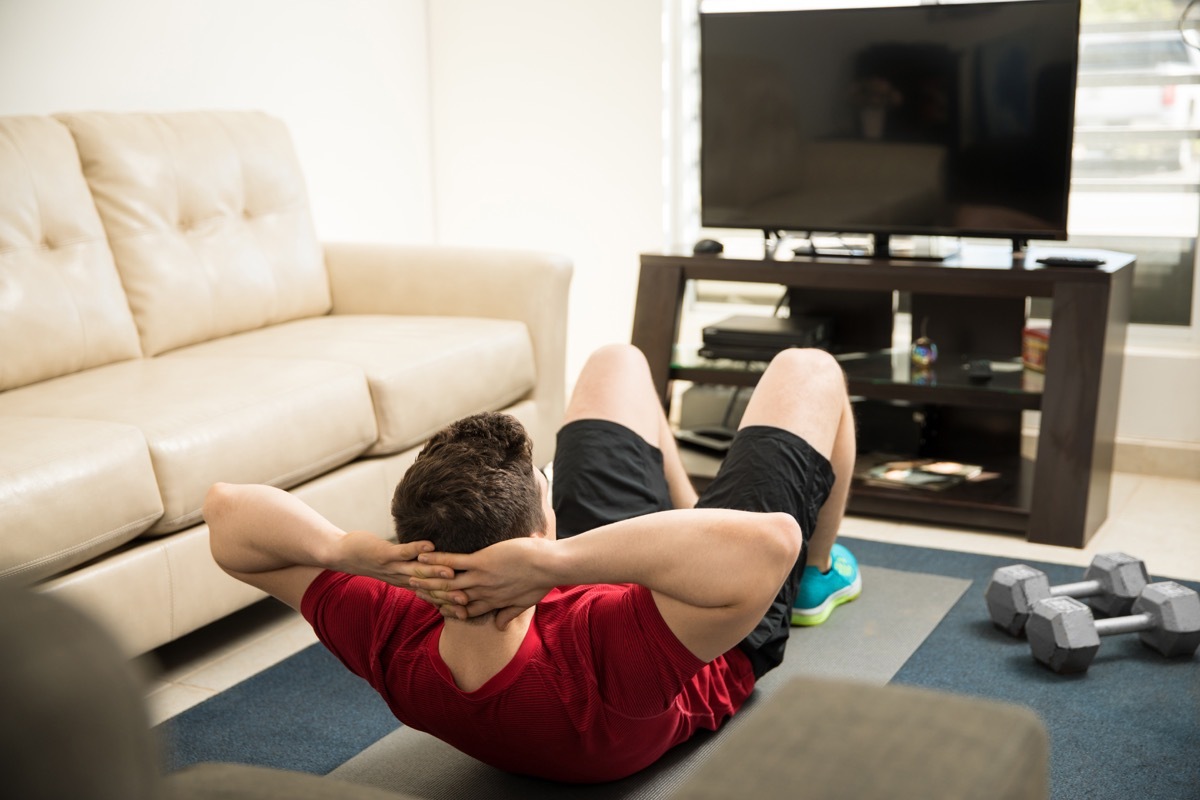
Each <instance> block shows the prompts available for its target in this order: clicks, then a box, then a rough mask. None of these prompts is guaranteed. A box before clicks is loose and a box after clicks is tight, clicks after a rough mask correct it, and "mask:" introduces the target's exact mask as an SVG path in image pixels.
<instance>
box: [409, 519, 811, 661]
mask: <svg viewBox="0 0 1200 800" xmlns="http://www.w3.org/2000/svg"><path fill="white" fill-rule="evenodd" d="M801 543H802V536H801V533H800V527H799V525H798V524H797V523H796V521H795V519H793V518H792V517H791V516H790V515H787V514H778V513H771V514H766V513H752V512H746V511H730V510H723V509H689V510H677V511H664V512H659V513H657V514H647V515H645V516H641V517H635V518H633V519H629V520H625V521H623V522H618V523H615V524H613V525H607V526H604V527H602V528H597V529H595V530H593V531H589V532H588V533H584V534H580V535H578V536H573V537H571V538H569V539H565V540H563V541H559V542H550V541H546V540H544V539H540V538H538V537H529V538H521V539H514V540H510V541H506V542H501V543H499V544H496V545H492V546H491V547H488V548H485V549H483V550H480V551H479V552H477V553H472V554H469V555H456V554H447V553H424V554H421V555H420V556H419V560H420V561H422V562H423V563H427V564H433V565H439V566H444V567H450V568H451V569H454V570H457V571H459V573H460V574H458V575H457V576H456V577H455V578H453V579H451V580H445V579H420V578H418V579H416V580H413V581H411V585H412V586H414V587H416V588H419V589H421V590H424V591H426V592H432V593H434V596H435V597H436V596H438V593H442V592H449V591H462V592H465V593H466V595H467V597H468V598H469V599H470V603H469V604H468V605H467V606H466V607H465V608H459V609H457V610H454V609H453V607H451V610H449V611H445V612H444V613H447V614H454V615H456V616H460V617H463V616H466V615H467V614H470V615H472V616H474V615H477V614H480V613H484V612H486V611H489V610H493V609H501V611H500V614H499V615H498V619H497V624H499V625H501V626H503V625H505V624H507V621H508V620H511V619H512V618H514V617H515V616H516V615H517V614H519V613H520V612H521V611H523V610H524V609H525V608H528V607H529V606H531V605H533V604H535V603H536V602H537V601H538V600H540V599H541V597H543V596H545V594H546V592H548V591H549V590H550V589H551V588H553V587H555V586H563V585H577V584H592V583H637V584H641V585H643V586H645V587H647V588H648V589H650V590H651V591H652V592H653V593H654V598H655V602H656V603H657V604H658V607H659V610H660V612H661V613H662V615H663V619H664V620H666V622H667V624H668V625H669V626H670V627H671V630H672V631H674V633H675V635H676V636H677V637H678V638H679V640H680V641H681V642H683V644H684V645H685V646H687V648H688V649H689V650H691V651H692V652H693V653H694V654H695V655H696V656H698V657H699V658H701V659H704V660H705V661H710V660H712V659H713V658H715V657H716V656H718V655H720V654H721V653H724V652H726V651H727V650H729V649H730V648H731V647H733V646H734V645H736V644H737V643H738V642H739V641H741V639H742V638H744V637H745V636H746V634H748V633H749V632H750V631H751V630H753V628H754V626H755V625H756V624H757V623H758V621H759V620H760V619H761V618H762V615H763V614H764V613H766V610H767V609H768V608H769V607H770V605H771V602H772V600H773V599H774V597H775V595H776V593H777V592H778V590H779V587H780V586H781V585H782V584H783V581H784V579H785V578H786V577H787V575H788V573H789V572H790V571H791V569H792V566H793V565H794V564H795V562H796V559H797V558H798V557H799V554H800V547H801Z"/></svg>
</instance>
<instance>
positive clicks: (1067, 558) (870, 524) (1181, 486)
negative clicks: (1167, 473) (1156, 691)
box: [145, 473, 1200, 723]
mask: <svg viewBox="0 0 1200 800" xmlns="http://www.w3.org/2000/svg"><path fill="white" fill-rule="evenodd" d="M842 532H843V533H844V534H845V535H847V536H851V537H857V538H861V539H872V540H878V541H887V542H895V543H898V544H909V545H918V546H922V547H935V548H942V549H946V550H961V551H967V552H974V553H984V554H988V555H997V556H1005V557H1010V558H1013V559H1014V560H1020V559H1029V560H1035V561H1047V562H1051V563H1063V564H1078V565H1081V566H1082V565H1085V564H1087V563H1088V562H1089V561H1090V560H1091V559H1092V556H1093V555H1095V554H1096V553H1098V552H1106V551H1110V550H1121V551H1124V552H1127V553H1130V554H1132V555H1135V556H1137V557H1139V558H1142V559H1143V560H1145V562H1146V565H1147V568H1148V569H1149V570H1150V574H1151V575H1152V576H1154V577H1156V578H1158V577H1172V578H1183V579H1186V580H1200V481H1194V480H1180V479H1174V478H1162V477H1156V476H1150V475H1135V474H1128V473H1118V474H1116V475H1115V476H1114V479H1113V494H1112V500H1111V504H1110V508H1109V518H1108V520H1107V522H1105V524H1104V526H1103V527H1102V528H1101V529H1100V530H1099V532H1097V534H1096V536H1094V537H1093V538H1092V540H1091V542H1089V543H1088V546H1087V548H1086V549H1084V550H1075V549H1069V548H1060V547H1052V546H1049V545H1033V544H1028V543H1026V542H1025V541H1024V540H1022V539H1021V538H1019V537H1017V536H1011V535H1005V534H995V533H987V532H978V531H963V530H954V529H950V528H935V527H929V526H924V525H914V524H910V523H902V522H893V521H888V520H879V519H870V518H866V517H848V518H847V519H846V521H845V523H844V525H843V527H842ZM315 641H316V637H315V636H313V633H312V631H311V630H310V629H309V627H308V625H307V624H305V622H304V621H303V620H302V619H301V618H300V616H299V615H298V614H296V613H295V612H293V611H291V610H290V609H288V608H287V607H285V606H283V605H282V604H281V603H277V602H275V601H273V600H267V601H264V602H262V603H258V604H256V605H254V606H251V607H250V608H248V609H245V610H244V611H242V612H239V613H238V614H235V615H233V616H231V617H228V618H226V619H225V620H222V621H220V622H217V623H214V624H213V625H210V626H208V627H207V628H204V629H203V630H200V631H197V632H196V633H194V634H191V635H189V636H186V637H184V638H183V639H180V640H179V641H176V642H172V643H171V644H169V645H167V646H165V647H163V648H160V649H159V650H157V651H155V652H154V653H151V654H149V655H148V656H146V657H145V661H146V662H147V667H148V668H149V669H150V670H151V671H152V673H154V674H156V675H157V677H156V679H155V680H154V682H153V685H152V688H151V691H150V693H149V700H150V705H151V713H152V716H153V721H154V722H155V723H157V722H161V721H163V720H166V719H169V718H170V717H173V716H174V715H176V714H178V713H180V712H182V711H185V710H187V709H188V708H191V707H192V706H193V705H196V704H197V703H199V702H202V701H203V700H205V699H207V698H209V697H212V696H213V695H215V694H217V693H218V692H221V691H223V690H225V689H227V688H229V687H230V686H233V685H234V684H235V683H238V682H239V681H242V680H244V679H246V678H248V677H250V676H252V675H254V674H255V673H257V672H260V671H261V670H263V669H266V668H267V667H269V666H271V665H273V664H275V663H277V662H279V661H281V660H283V659H284V658H287V657H288V656H289V655H292V654H293V653H296V652H298V651H299V650H301V649H303V648H304V647H306V646H308V645H309V644H311V643H313V642H315Z"/></svg>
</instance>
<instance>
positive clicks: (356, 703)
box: [158, 645, 400, 775]
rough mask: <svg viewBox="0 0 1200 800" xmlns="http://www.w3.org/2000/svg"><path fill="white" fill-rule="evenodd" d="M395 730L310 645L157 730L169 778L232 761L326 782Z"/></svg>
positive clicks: (335, 664)
mask: <svg viewBox="0 0 1200 800" xmlns="http://www.w3.org/2000/svg"><path fill="white" fill-rule="evenodd" d="M398 727H400V723H399V722H398V721H397V720H396V718H395V717H394V716H392V712H391V711H390V710H389V709H388V707H387V705H386V704H385V703H384V702H383V700H382V699H380V697H379V695H377V694H376V693H375V690H374V689H372V688H371V687H370V686H368V685H367V682H366V681H364V680H363V679H362V678H359V677H358V676H357V675H354V674H352V673H351V672H350V671H349V670H347V669H346V668H345V667H344V666H342V663H341V662H340V661H338V660H337V659H336V658H334V657H333V656H332V655H331V654H330V653H329V651H328V650H326V649H325V648H324V647H322V646H321V645H312V646H311V647H308V648H306V649H304V650H301V651H300V652H299V653H296V654H295V655H293V656H291V657H290V658H287V659H284V660H283V661H281V662H279V663H278V664H276V665H275V666H273V667H271V668H269V669H266V670H264V671H262V672H260V673H259V674H257V675H255V676H254V677H252V678H248V679H246V680H245V681H242V682H241V683H239V684H237V685H236V686H233V687H231V688H230V689H228V690H227V691H224V692H221V693H220V694H218V695H217V696H216V697H212V698H210V699H208V700H205V701H204V702H203V703H200V704H199V705H197V706H194V707H192V708H190V709H188V710H187V711H185V712H183V713H182V714H179V715H178V716H176V717H173V718H172V719H169V720H167V721H166V722H164V723H163V724H162V725H160V726H159V728H158V730H159V732H160V734H161V738H162V742H163V747H164V749H165V751H166V752H165V756H166V762H167V769H168V771H174V770H177V769H182V768H183V767H187V766H190V765H192V764H199V763H201V762H205V761H232V762H236V763H239V764H254V765H257V766H262V767H277V768H279V769H290V770H297V771H300V772H312V773H315V774H317V775H325V774H326V773H328V772H330V771H331V770H332V769H334V768H335V767H337V766H338V765H340V764H342V763H344V762H345V761H347V760H349V759H350V758H352V757H353V756H354V755H356V754H357V753H359V752H361V751H362V750H365V749H366V748H367V747H369V746H371V745H372V744H374V743H375V742H376V741H378V740H379V739H382V738H383V737H384V736H386V735H387V734H389V733H391V732H392V731H394V730H396V728H398Z"/></svg>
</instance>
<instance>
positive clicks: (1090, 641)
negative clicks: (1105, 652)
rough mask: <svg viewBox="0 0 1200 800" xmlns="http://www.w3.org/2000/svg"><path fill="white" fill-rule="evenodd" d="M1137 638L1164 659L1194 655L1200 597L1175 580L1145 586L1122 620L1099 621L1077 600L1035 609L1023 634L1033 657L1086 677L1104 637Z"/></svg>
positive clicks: (1053, 600)
mask: <svg viewBox="0 0 1200 800" xmlns="http://www.w3.org/2000/svg"><path fill="white" fill-rule="evenodd" d="M1118 633H1139V634H1140V635H1141V640H1142V643H1143V644H1145V645H1146V646H1147V647H1150V648H1152V649H1154V650H1157V651H1158V652H1159V653H1162V654H1163V655H1164V656H1189V657H1190V656H1191V655H1192V654H1193V653H1195V652H1196V649H1197V648H1198V647H1200V594H1197V593H1196V592H1195V591H1193V590H1192V589H1189V588H1187V587H1186V586H1182V585H1180V584H1178V583H1176V582H1174V581H1161V582H1159V583H1152V584H1150V585H1149V586H1147V587H1146V588H1145V589H1144V590H1143V591H1142V593H1141V595H1139V596H1138V599H1137V600H1136V601H1135V602H1134V604H1133V613H1132V614H1130V615H1128V616H1124V617H1110V618H1109V619H1102V620H1096V619H1093V617H1092V611H1091V609H1090V608H1088V607H1087V606H1086V605H1084V604H1083V603H1081V602H1079V601H1078V600H1076V599H1075V598H1073V597H1050V598H1046V599H1044V600H1039V601H1037V602H1036V603H1034V605H1033V609H1032V610H1031V612H1030V615H1029V621H1028V623H1026V625H1025V635H1026V636H1028V637H1029V649H1030V651H1031V652H1032V653H1033V657H1034V658H1035V659H1037V660H1038V661H1040V662H1041V663H1043V664H1045V665H1047V666H1048V667H1050V668H1051V669H1052V670H1054V671H1055V672H1083V671H1084V670H1086V669H1087V668H1088V667H1089V666H1090V665H1091V663H1092V659H1094V658H1095V657H1096V652H1097V651H1098V650H1099V649H1100V637H1101V636H1112V635H1115V634H1118Z"/></svg>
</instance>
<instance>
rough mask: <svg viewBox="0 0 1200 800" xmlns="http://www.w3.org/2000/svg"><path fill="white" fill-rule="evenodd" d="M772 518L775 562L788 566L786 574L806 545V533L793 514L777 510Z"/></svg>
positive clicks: (773, 558) (771, 515)
mask: <svg viewBox="0 0 1200 800" xmlns="http://www.w3.org/2000/svg"><path fill="white" fill-rule="evenodd" d="M769 516H770V518H771V526H770V530H771V535H770V540H771V551H772V560H773V563H775V564H779V565H782V566H786V569H785V570H784V575H785V576H786V575H787V573H788V572H790V571H791V568H792V565H793V564H795V563H796V559H798V558H799V557H800V550H801V548H802V547H803V545H804V533H803V532H802V531H801V530H800V523H799V522H797V521H796V518H795V517H793V516H792V515H791V514H785V513H782V512H776V513H772V514H770V515H769Z"/></svg>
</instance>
